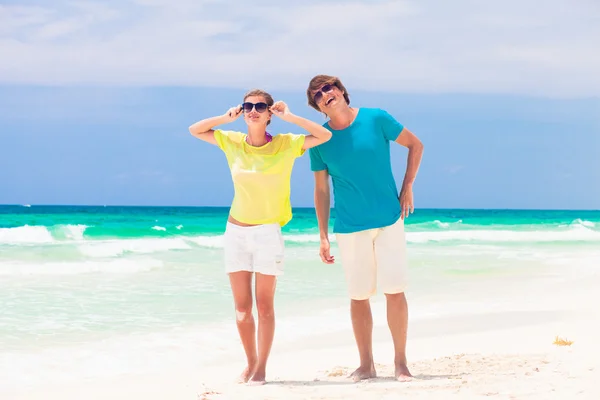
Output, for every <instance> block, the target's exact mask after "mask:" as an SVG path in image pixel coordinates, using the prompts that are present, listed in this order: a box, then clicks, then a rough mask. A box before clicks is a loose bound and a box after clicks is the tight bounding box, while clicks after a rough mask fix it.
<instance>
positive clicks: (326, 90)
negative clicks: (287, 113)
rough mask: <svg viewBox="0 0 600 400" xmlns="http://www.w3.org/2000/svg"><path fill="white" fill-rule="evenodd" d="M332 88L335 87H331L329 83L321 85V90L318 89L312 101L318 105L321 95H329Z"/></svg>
mask: <svg viewBox="0 0 600 400" xmlns="http://www.w3.org/2000/svg"><path fill="white" fill-rule="evenodd" d="M334 87H335V85H331V84H329V83H327V84H325V85H323V86H322V87H321V89H319V90H318V91H317V93H315V94H314V97H313V100H314V101H315V103H317V104H319V102H320V101H321V99H322V98H323V93H330V92H331V91H332V90H333V88H334Z"/></svg>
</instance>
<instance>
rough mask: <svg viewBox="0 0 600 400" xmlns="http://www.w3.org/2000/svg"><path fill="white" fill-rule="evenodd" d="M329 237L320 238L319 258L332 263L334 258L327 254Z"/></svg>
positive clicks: (326, 262)
mask: <svg viewBox="0 0 600 400" xmlns="http://www.w3.org/2000/svg"><path fill="white" fill-rule="evenodd" d="M329 249H330V245H329V239H321V247H320V248H319V255H320V256H321V260H322V261H323V262H324V263H325V264H333V263H334V262H335V259H334V258H333V256H332V255H331V254H329Z"/></svg>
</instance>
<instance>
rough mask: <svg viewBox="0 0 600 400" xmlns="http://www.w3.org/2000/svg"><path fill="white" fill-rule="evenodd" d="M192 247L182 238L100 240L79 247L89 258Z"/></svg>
mask: <svg viewBox="0 0 600 400" xmlns="http://www.w3.org/2000/svg"><path fill="white" fill-rule="evenodd" d="M190 248H191V247H190V245H189V244H188V243H186V241H185V240H184V239H181V238H169V239H167V238H164V239H125V240H98V241H89V242H85V243H83V244H81V245H79V247H78V249H79V251H80V252H81V253H82V254H83V255H86V256H88V257H115V256H120V255H122V254H125V253H141V254H147V253H155V252H161V251H169V250H187V249H190Z"/></svg>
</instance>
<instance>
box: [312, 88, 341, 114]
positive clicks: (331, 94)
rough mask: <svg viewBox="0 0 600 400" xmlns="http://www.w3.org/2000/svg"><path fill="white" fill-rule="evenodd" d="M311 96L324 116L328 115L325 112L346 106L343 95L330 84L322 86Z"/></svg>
mask: <svg viewBox="0 0 600 400" xmlns="http://www.w3.org/2000/svg"><path fill="white" fill-rule="evenodd" d="M312 95H313V99H314V101H315V103H316V104H317V106H318V107H319V109H320V110H321V112H324V113H325V114H328V112H327V111H329V110H333V109H335V108H336V107H338V106H339V105H342V106H343V105H345V104H346V100H345V99H344V93H343V92H342V91H341V90H340V89H338V87H337V86H335V85H334V84H331V83H326V84H324V85H322V86H321V87H320V88H319V89H318V90H315V91H313V92H312Z"/></svg>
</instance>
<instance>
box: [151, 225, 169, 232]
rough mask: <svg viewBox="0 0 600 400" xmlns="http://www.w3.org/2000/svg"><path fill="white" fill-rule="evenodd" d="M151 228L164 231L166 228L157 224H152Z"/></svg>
mask: <svg viewBox="0 0 600 400" xmlns="http://www.w3.org/2000/svg"><path fill="white" fill-rule="evenodd" d="M152 229H153V230H155V231H166V230H167V228H165V227H164V226H158V225H157V226H153V227H152Z"/></svg>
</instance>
